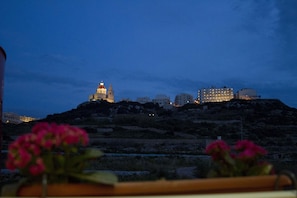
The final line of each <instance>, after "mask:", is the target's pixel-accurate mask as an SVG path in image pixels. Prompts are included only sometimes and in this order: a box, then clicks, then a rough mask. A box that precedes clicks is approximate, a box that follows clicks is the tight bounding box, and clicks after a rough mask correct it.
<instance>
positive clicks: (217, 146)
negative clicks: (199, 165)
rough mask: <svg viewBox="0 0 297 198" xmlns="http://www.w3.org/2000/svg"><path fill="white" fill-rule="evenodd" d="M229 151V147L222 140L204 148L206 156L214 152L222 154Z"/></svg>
mask: <svg viewBox="0 0 297 198" xmlns="http://www.w3.org/2000/svg"><path fill="white" fill-rule="evenodd" d="M229 150H230V147H229V146H228V144H226V142H224V141H223V140H217V141H214V142H212V143H211V144H209V145H208V146H207V147H206V153H208V154H211V153H216V152H224V151H229Z"/></svg>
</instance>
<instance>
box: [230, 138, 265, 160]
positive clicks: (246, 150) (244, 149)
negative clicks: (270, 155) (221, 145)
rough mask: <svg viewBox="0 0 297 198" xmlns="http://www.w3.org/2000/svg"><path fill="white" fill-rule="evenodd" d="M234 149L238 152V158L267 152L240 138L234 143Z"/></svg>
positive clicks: (252, 156)
mask: <svg viewBox="0 0 297 198" xmlns="http://www.w3.org/2000/svg"><path fill="white" fill-rule="evenodd" d="M234 149H235V150H236V151H239V152H240V153H239V154H238V155H237V157H238V158H240V159H252V158H256V157H258V156H263V155H266V154H267V151H266V150H265V149H264V148H262V147H260V146H258V145H256V144H254V143H253V142H251V141H248V140H241V141H238V142H237V143H236V144H235V147H234Z"/></svg>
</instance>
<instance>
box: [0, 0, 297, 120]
mask: <svg viewBox="0 0 297 198" xmlns="http://www.w3.org/2000/svg"><path fill="white" fill-rule="evenodd" d="M296 35H297V1H296V0H269V1H267V0H86V1H85V0H26V1H25V0H7V1H1V3H0V46H2V47H3V48H4V50H5V51H6V54H7V61H6V65H5V77H4V78H5V80H4V98H3V108H4V112H14V113H17V114H19V115H26V116H32V117H38V118H43V117H46V115H49V114H54V113H61V112H64V111H68V110H71V109H73V108H76V107H77V105H78V104H80V103H83V102H85V101H87V100H88V97H89V95H90V94H94V93H95V91H96V88H97V86H98V84H99V82H100V81H104V83H105V86H106V87H107V88H108V87H109V85H110V84H112V86H113V89H114V93H115V100H116V101H120V100H121V99H123V98H129V99H131V100H136V98H137V97H144V96H148V97H150V98H151V99H153V98H155V97H156V95H158V94H165V95H167V96H169V97H170V99H171V100H172V101H173V100H174V98H175V96H176V95H177V94H180V93H188V94H191V95H193V97H194V98H196V97H197V91H198V89H201V88H210V87H211V86H215V87H217V88H219V87H223V86H227V87H232V88H233V89H234V92H236V91H238V90H239V89H241V88H253V89H255V90H256V91H257V93H258V94H259V95H261V98H276V99H280V100H281V101H282V102H284V103H285V104H287V105H288V106H290V107H294V108H297V36H296Z"/></svg>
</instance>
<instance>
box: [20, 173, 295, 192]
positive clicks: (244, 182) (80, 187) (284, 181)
mask: <svg viewBox="0 0 297 198" xmlns="http://www.w3.org/2000/svg"><path fill="white" fill-rule="evenodd" d="M277 177H278V176H277V175H269V176H249V177H233V178H211V179H192V180H172V181H167V180H159V181H140V182H119V183H117V184H115V185H103V184H85V183H84V184H53V185H48V186H47V196H121V195H126V196H131V195H177V194H210V193H233V192H259V191H273V190H275V184H276V181H277ZM291 185H292V181H291V179H290V178H289V177H288V176H286V175H281V176H280V177H279V181H278V190H281V189H283V188H284V187H286V186H291ZM18 195H19V196H41V195H42V186H41V185H31V186H23V187H21V188H20V189H19V191H18Z"/></svg>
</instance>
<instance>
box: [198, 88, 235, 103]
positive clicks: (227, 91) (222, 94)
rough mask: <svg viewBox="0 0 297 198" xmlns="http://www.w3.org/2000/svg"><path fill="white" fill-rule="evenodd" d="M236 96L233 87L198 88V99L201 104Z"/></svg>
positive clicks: (226, 99)
mask: <svg viewBox="0 0 297 198" xmlns="http://www.w3.org/2000/svg"><path fill="white" fill-rule="evenodd" d="M233 98H234V94H233V88H228V87H223V88H214V87H212V88H208V89H205V88H204V89H200V90H198V101H199V103H200V104H202V103H206V102H223V101H229V100H231V99H233Z"/></svg>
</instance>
